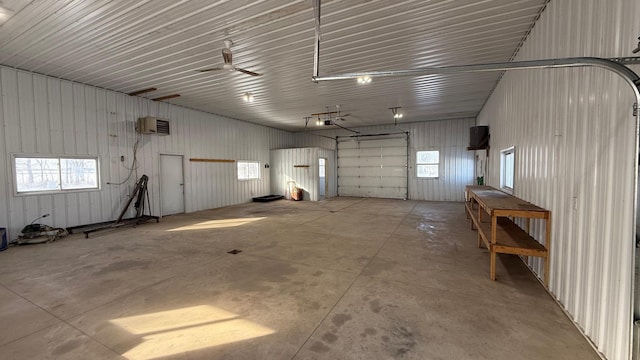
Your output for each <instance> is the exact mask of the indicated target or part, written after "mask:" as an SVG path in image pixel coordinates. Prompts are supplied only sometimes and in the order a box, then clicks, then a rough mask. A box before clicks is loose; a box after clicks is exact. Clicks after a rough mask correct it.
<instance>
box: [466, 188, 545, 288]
mask: <svg viewBox="0 0 640 360" xmlns="http://www.w3.org/2000/svg"><path fill="white" fill-rule="evenodd" d="M466 193H467V201H466V202H465V212H466V214H467V218H469V219H470V220H471V221H470V224H471V229H474V230H478V246H479V247H481V246H482V245H484V246H485V247H486V248H487V249H488V250H489V252H490V254H491V268H490V271H491V279H492V280H495V279H496V254H513V255H521V256H536V257H541V258H543V259H544V283H545V285H547V286H548V284H549V250H548V247H549V244H550V238H551V212H550V211H549V210H545V209H543V208H540V207H538V206H536V205H533V204H531V203H529V202H526V201H524V200H522V199H519V198H516V197H514V196H511V195H508V194H506V193H504V192H502V191H499V190H496V189H494V188H491V187H489V186H467V188H466ZM514 218H525V219H526V229H522V228H520V227H519V226H518V225H516V224H515V223H514V222H513V220H512V219H514ZM530 219H543V220H545V230H546V246H547V247H545V246H544V245H542V244H541V243H540V242H538V241H537V240H536V239H534V238H533V237H532V236H531V235H529V228H530Z"/></svg>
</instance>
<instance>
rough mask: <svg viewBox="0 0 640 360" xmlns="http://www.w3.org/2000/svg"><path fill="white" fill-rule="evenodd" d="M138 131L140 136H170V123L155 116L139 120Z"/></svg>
mask: <svg viewBox="0 0 640 360" xmlns="http://www.w3.org/2000/svg"><path fill="white" fill-rule="evenodd" d="M137 130H138V132H139V133H140V134H155V135H169V133H170V132H169V121H167V120H160V119H156V118H155V117H153V116H145V117H141V118H138V126H137Z"/></svg>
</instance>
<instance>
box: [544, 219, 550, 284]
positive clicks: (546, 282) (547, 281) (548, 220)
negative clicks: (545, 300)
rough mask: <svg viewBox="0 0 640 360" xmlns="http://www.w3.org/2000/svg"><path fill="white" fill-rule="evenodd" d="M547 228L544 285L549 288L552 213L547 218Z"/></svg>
mask: <svg viewBox="0 0 640 360" xmlns="http://www.w3.org/2000/svg"><path fill="white" fill-rule="evenodd" d="M546 222H547V223H546V224H545V225H546V226H545V227H546V229H545V230H546V234H545V237H546V239H545V240H544V246H545V247H546V248H547V257H545V258H544V285H545V286H546V287H547V289H548V288H549V263H550V262H551V213H549V217H548V218H547V221H546Z"/></svg>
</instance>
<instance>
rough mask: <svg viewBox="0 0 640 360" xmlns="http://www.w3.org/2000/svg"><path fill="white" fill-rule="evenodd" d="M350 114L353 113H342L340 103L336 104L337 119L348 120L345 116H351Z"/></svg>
mask: <svg viewBox="0 0 640 360" xmlns="http://www.w3.org/2000/svg"><path fill="white" fill-rule="evenodd" d="M349 115H351V114H349V113H347V114H341V113H340V104H337V105H336V118H335V119H336V120H342V121H345V120H347V119H345V117H347V116H349Z"/></svg>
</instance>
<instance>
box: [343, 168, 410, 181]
mask: <svg viewBox="0 0 640 360" xmlns="http://www.w3.org/2000/svg"><path fill="white" fill-rule="evenodd" d="M346 176H374V177H383V176H384V177H401V178H403V179H406V178H407V169H405V168H404V167H402V168H394V169H389V167H384V168H380V167H368V168H363V167H359V168H354V167H349V168H341V169H340V177H346Z"/></svg>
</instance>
